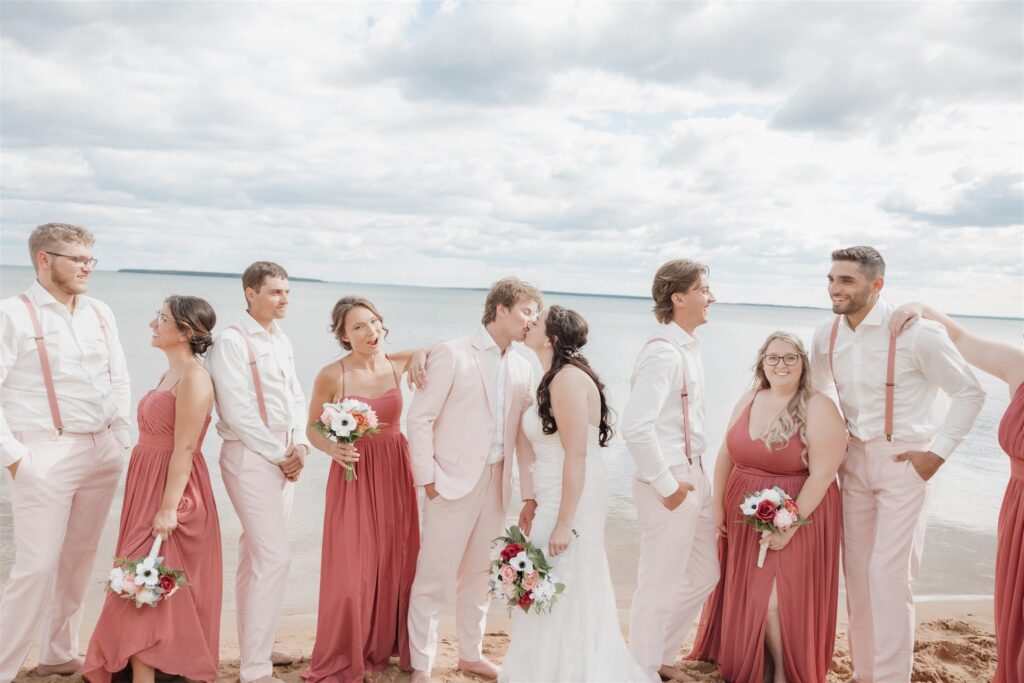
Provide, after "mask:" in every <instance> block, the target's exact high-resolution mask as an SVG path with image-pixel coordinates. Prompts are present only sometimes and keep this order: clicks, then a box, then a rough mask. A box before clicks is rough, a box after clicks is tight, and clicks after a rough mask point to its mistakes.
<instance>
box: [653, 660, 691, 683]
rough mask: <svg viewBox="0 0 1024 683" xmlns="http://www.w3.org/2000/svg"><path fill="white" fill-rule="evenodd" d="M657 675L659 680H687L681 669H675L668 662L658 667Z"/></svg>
mask: <svg viewBox="0 0 1024 683" xmlns="http://www.w3.org/2000/svg"><path fill="white" fill-rule="evenodd" d="M658 675H659V676H661V680H663V681H687V680H689V679H688V678H687V677H686V674H684V673H683V672H682V670H681V669H677V668H676V667H674V666H669V665H668V664H666V665H664V666H662V667H661V668H660V669H658Z"/></svg>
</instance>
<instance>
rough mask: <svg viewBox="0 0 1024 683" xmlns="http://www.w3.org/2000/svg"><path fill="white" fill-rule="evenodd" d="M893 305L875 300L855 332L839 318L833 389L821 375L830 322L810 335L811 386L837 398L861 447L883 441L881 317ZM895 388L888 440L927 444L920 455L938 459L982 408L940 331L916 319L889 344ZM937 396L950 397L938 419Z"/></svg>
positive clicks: (885, 343) (885, 336)
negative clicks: (925, 453) (893, 344)
mask: <svg viewBox="0 0 1024 683" xmlns="http://www.w3.org/2000/svg"><path fill="white" fill-rule="evenodd" d="M894 310H895V306H893V305H892V304H890V303H889V302H887V301H885V300H884V299H882V298H881V297H880V298H879V299H878V301H876V302H875V305H874V306H873V307H872V308H871V311H869V312H868V314H867V316H866V317H865V318H864V320H863V321H862V322H861V323H860V324H859V325H857V329H856V330H853V329H850V325H849V323H848V322H847V320H846V316H845V315H844V316H842V322H841V323H840V325H839V331H838V334H837V336H836V347H835V353H834V368H835V382H834V381H833V378H832V370H831V369H830V368H829V361H828V346H829V338H830V337H831V332H832V324H833V321H834V320H835V318H834V317H830V318H828V319H827V320H824V321H822V322H821V323H820V324H819V325H818V327H817V329H815V331H814V341H813V343H812V345H811V381H812V383H813V384H814V387H815V388H816V389H818V390H819V391H822V392H824V393H828V394H831V395H835V383H836V382H838V384H839V399H840V402H841V404H842V405H841V408H842V411H843V414H844V415H845V417H846V420H847V423H848V424H847V427H848V428H849V430H850V434H851V435H853V436H854V437H856V438H858V439H860V440H861V441H870V440H871V439H877V438H879V437H884V436H885V379H886V364H887V360H888V356H889V318H890V317H891V316H892V312H893V311H894ZM895 384H896V389H895V392H894V397H893V438H894V439H899V440H908V441H911V440H928V439H931V446H930V447H929V449H928V450H930V451H931V452H933V453H935V454H936V455H938V456H939V457H941V458H943V459H946V458H948V457H949V456H950V455H951V454H952V453H953V450H954V449H956V447H957V446H958V445H960V442H961V441H963V440H964V438H965V437H966V436H967V433H968V432H969V431H971V426H972V425H973V424H974V420H975V419H976V418H977V417H978V413H979V412H980V411H981V406H982V404H983V403H984V402H985V392H984V391H983V390H982V388H981V385H980V384H978V380H977V379H976V378H975V376H974V374H973V373H972V372H971V369H970V368H969V367H968V366H967V362H966V361H965V360H964V359H963V356H961V355H960V352H959V351H957V350H956V347H955V346H953V342H952V341H950V339H949V336H948V335H947V334H946V330H945V329H944V328H943V327H942V326H941V325H939V324H938V323H935V322H932V321H930V320H919V321H917V322H916V323H914V324H913V325H912V326H911V327H910V328H908V329H907V330H905V331H904V332H903V333H902V334H900V335H899V336H898V337H897V338H896V371H895ZM940 388H941V389H942V390H943V391H944V392H945V393H946V394H947V395H948V396H949V398H950V406H949V410H948V412H947V413H946V416H945V420H942V417H941V415H938V414H937V413H936V410H935V409H934V404H935V397H936V394H937V392H938V390H939V389H940Z"/></svg>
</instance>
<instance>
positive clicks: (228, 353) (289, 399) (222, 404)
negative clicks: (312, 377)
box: [206, 313, 309, 464]
mask: <svg viewBox="0 0 1024 683" xmlns="http://www.w3.org/2000/svg"><path fill="white" fill-rule="evenodd" d="M235 324H236V325H237V326H238V328H239V329H241V330H242V332H243V333H244V334H245V336H246V338H247V339H248V340H249V342H250V343H251V344H252V347H253V351H254V353H255V354H256V370H257V372H259V376H260V383H261V384H262V385H263V397H264V401H265V403H266V406H267V421H268V422H269V423H270V426H269V427H268V426H267V425H264V424H263V420H262V419H261V418H260V411H259V404H258V403H257V402H256V389H255V388H254V387H253V384H252V370H251V369H250V368H249V352H248V350H247V349H246V345H245V341H244V340H243V339H242V337H241V336H240V335H239V334H238V330H230V329H227V328H225V329H224V330H223V331H222V332H221V333H220V334H219V335H218V336H217V339H216V340H215V341H214V343H213V346H212V347H211V348H210V353H209V354H208V355H207V359H206V367H207V369H208V370H209V371H210V377H211V378H213V388H214V389H215V391H216V396H217V417H218V420H217V433H218V434H219V435H220V437H221V438H222V439H224V440H225V441H241V442H242V443H243V444H244V445H245V447H246V448H248V449H249V450H250V451H253V452H254V453H258V454H259V455H261V456H263V457H264V458H266V459H267V460H269V461H270V462H272V463H274V464H277V463H279V462H281V461H282V460H283V459H284V455H285V452H286V449H285V446H284V444H282V443H281V440H280V439H279V438H277V437H276V436H275V434H281V433H285V434H289V435H290V439H289V441H290V442H291V443H295V444H303V445H305V446H306V447H307V449H308V448H309V439H308V438H307V437H306V418H307V413H306V398H305V396H303V394H302V385H301V384H300V383H299V380H298V377H297V376H296V373H295V360H294V356H295V352H294V351H293V350H292V343H291V341H289V339H288V337H287V336H286V335H285V333H284V332H283V331H282V330H281V328H280V327H279V326H278V325H277V323H276V322H273V323H271V325H270V330H269V331H267V330H266V329H264V327H263V326H262V325H260V324H259V323H258V322H256V320H255V319H254V318H253V317H252V316H250V315H249V314H248V313H247V314H245V315H243V316H242V318H241V319H240V320H239V321H238V322H237V323H235Z"/></svg>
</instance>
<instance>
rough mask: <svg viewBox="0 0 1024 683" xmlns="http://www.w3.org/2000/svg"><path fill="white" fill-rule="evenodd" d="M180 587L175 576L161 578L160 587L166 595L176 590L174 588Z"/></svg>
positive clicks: (165, 575)
mask: <svg viewBox="0 0 1024 683" xmlns="http://www.w3.org/2000/svg"><path fill="white" fill-rule="evenodd" d="M177 585H178V582H177V581H175V580H174V577H173V576H168V575H167V574H164V575H163V576H161V577H160V587H161V588H163V589H164V592H165V593H170V592H171V591H172V590H174V587H175V586H177Z"/></svg>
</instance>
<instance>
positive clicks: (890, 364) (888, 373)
mask: <svg viewBox="0 0 1024 683" xmlns="http://www.w3.org/2000/svg"><path fill="white" fill-rule="evenodd" d="M841 320H842V316H838V315H837V316H836V319H835V321H834V322H833V323H832V333H831V335H829V340H828V367H829V370H831V372H832V383H833V384H835V387H836V396H839V382H837V381H836V370H835V367H833V363H832V358H833V356H834V355H835V349H836V337H838V336H839V323H840V321H841ZM895 397H896V335H894V334H891V335H889V357H888V358H887V360H886V367H885V440H886V441H892V434H893V428H892V421H893V403H894V402H895ZM839 410H840V411H842V413H843V420H846V411H845V410H843V401H842V398H840V399H839Z"/></svg>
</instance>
